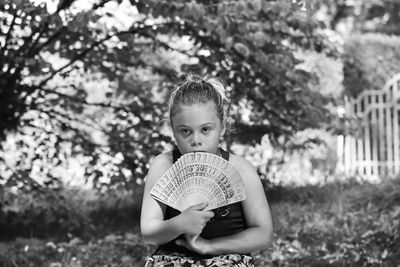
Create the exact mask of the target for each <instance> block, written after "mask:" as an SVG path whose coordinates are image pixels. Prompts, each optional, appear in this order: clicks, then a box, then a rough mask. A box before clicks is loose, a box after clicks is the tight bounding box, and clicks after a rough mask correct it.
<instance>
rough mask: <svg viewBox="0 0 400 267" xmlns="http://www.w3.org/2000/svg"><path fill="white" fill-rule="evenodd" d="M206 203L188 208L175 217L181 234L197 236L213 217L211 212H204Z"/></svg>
mask: <svg viewBox="0 0 400 267" xmlns="http://www.w3.org/2000/svg"><path fill="white" fill-rule="evenodd" d="M207 205H208V204H207V203H200V204H197V205H193V206H190V207H189V208H187V209H186V210H184V211H183V212H182V213H181V214H179V215H178V216H177V218H179V225H180V226H181V227H182V232H183V233H184V234H189V235H199V234H200V233H201V232H202V231H203V228H204V226H205V225H206V224H207V222H208V221H209V220H210V219H211V218H212V217H213V216H214V213H213V212H212V211H204V210H203V209H205V208H206V207H207Z"/></svg>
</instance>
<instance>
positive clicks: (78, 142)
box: [0, 0, 400, 267]
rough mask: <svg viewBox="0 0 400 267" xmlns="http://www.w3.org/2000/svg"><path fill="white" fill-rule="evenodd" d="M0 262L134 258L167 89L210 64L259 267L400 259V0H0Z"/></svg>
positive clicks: (139, 253) (126, 261)
mask: <svg viewBox="0 0 400 267" xmlns="http://www.w3.org/2000/svg"><path fill="white" fill-rule="evenodd" d="M0 63H1V64H0V67H1V68H0V266H52V267H56V266H57V267H59V266H71V267H78V266H143V264H144V262H145V260H146V258H147V257H148V256H149V255H151V253H152V251H153V250H154V247H153V246H149V245H146V244H144V243H143V240H142V239H141V237H140V231H139V219H140V206H141V198H142V191H143V187H144V183H145V177H146V173H147V168H148V167H149V162H150V161H151V159H152V158H153V157H154V156H156V155H157V154H159V153H161V152H164V151H167V150H169V149H171V147H172V146H173V139H172V138H171V132H170V130H169V129H168V126H167V125H166V123H165V119H166V117H165V114H166V112H167V104H166V103H167V101H166V99H167V97H168V95H169V93H170V91H171V90H172V89H173V88H174V87H176V86H177V85H178V84H179V83H180V82H181V81H182V80H183V79H184V77H185V74H186V73H189V72H192V73H196V74H200V75H205V74H209V75H214V76H217V77H219V78H221V79H222V80H223V81H224V83H225V85H226V88H227V93H228V96H229V98H230V99H231V103H230V115H231V117H232V130H231V131H230V132H229V133H228V134H227V135H226V138H225V139H224V141H223V142H222V146H223V147H224V148H226V149H228V150H229V151H231V152H232V153H235V154H238V155H241V156H244V157H246V158H247V159H248V160H249V161H250V162H251V163H252V164H253V165H254V167H255V168H257V171H258V173H259V174H260V177H261V179H262V182H263V184H264V186H265V191H266V194H267V198H268V200H269V202H270V205H271V211H272V216H273V220H274V230H275V239H274V242H273V244H272V245H271V247H270V248H269V249H267V250H265V251H260V252H256V253H255V254H254V256H255V257H256V260H257V265H258V266H397V265H396V264H398V262H399V261H400V251H399V249H398V248H399V247H400V224H399V220H400V204H399V203H400V176H399V173H400V144H399V143H400V142H399V140H400V133H399V123H400V118H399V116H400V114H399V113H400V111H399V110H400V104H399V99H400V93H399V87H400V82H399V81H400V75H399V73H400V1H398V0H364V1H362V0H353V1H350V0H347V1H346V0H340V1H332V0H320V1H316V0H282V1H267V0H238V1H230V0H221V1H217V0H203V1H201V0H191V1H185V0H175V1H166V0H159V1H156V0H148V1H142V0H86V1H83V0H47V1H46V0H25V1H23V0H14V1H9V0H0Z"/></svg>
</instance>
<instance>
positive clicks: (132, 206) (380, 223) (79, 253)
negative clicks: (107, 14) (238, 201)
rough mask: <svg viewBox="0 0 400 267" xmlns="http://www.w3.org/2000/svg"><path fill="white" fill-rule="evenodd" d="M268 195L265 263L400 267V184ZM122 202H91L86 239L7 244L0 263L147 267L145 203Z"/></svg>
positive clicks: (260, 260)
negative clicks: (269, 234)
mask: <svg viewBox="0 0 400 267" xmlns="http://www.w3.org/2000/svg"><path fill="white" fill-rule="evenodd" d="M267 196H268V199H269V202H270V206H271V213H272V216H273V223H274V232H275V234H274V235H275V236H274V241H273V243H272V245H271V246H270V248H269V249H267V250H265V251H260V252H257V253H255V254H254V256H255V257H256V260H257V265H258V266H399V265H398V262H400V250H399V249H398V248H399V247H400V229H399V227H400V204H399V203H400V201H399V196H400V182H399V179H394V180H387V181H384V182H383V183H381V184H370V183H359V182H355V181H354V180H350V181H349V182H346V183H331V184H326V185H323V186H317V185H313V186H305V187H292V188H289V187H278V186H276V187H269V188H268V189H267ZM116 199H117V198H115V197H114V198H111V200H110V201H105V200H104V201H103V202H101V201H100V202H99V201H97V203H100V204H98V206H96V207H94V206H93V203H91V204H90V203H86V204H87V205H92V208H91V209H89V210H90V216H89V218H90V220H91V222H92V225H91V227H92V230H90V231H88V233H87V234H85V235H81V236H76V235H73V234H70V233H63V234H62V236H63V238H55V236H54V235H48V236H47V237H46V238H41V239H38V238H35V237H24V238H21V237H19V238H15V239H13V240H8V241H3V242H0V266H4V267H6V266H7V267H8V266H10V267H11V266H12V267H15V266H51V267H61V266H63V267H80V266H85V267H86V266H88V267H90V266H143V265H144V262H145V260H146V257H147V256H149V255H150V254H151V253H152V251H153V250H154V247H152V246H148V245H146V244H144V243H143V240H142V239H141V237H140V235H139V227H138V220H139V210H138V204H137V202H138V198H136V199H133V198H129V197H128V196H125V198H124V199H123V201H118V200H116ZM81 203H82V202H81ZM86 208H87V207H86ZM87 211H88V210H87ZM93 229H94V230H93ZM89 232H90V233H89Z"/></svg>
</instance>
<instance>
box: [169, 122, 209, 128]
mask: <svg viewBox="0 0 400 267" xmlns="http://www.w3.org/2000/svg"><path fill="white" fill-rule="evenodd" d="M209 125H211V126H212V125H215V122H206V123H203V124H201V125H199V126H200V127H204V126H209ZM176 127H187V128H191V126H189V125H186V124H178V125H176Z"/></svg>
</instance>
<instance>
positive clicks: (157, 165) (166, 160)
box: [147, 152, 172, 181]
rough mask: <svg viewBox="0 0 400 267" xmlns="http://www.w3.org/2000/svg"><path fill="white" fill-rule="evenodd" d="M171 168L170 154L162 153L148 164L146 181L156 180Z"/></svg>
mask: <svg viewBox="0 0 400 267" xmlns="http://www.w3.org/2000/svg"><path fill="white" fill-rule="evenodd" d="M171 166H172V152H164V153H162V154H159V155H158V156H156V157H155V158H154V159H153V160H152V161H151V163H150V168H149V172H148V174H147V179H148V180H150V181H156V180H158V179H159V178H160V177H161V176H162V175H163V174H164V173H165V172H166V171H167V170H168V169H169V168H170V167H171Z"/></svg>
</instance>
